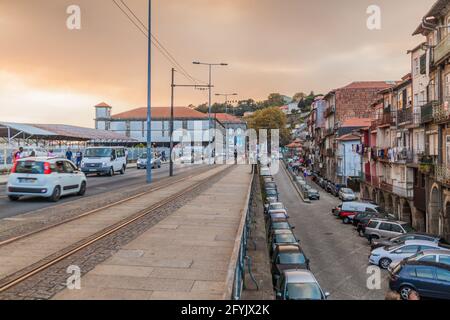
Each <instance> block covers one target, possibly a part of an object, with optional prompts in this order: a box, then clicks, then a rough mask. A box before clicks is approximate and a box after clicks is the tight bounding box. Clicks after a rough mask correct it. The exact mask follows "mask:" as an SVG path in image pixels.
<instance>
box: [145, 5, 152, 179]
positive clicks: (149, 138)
mask: <svg viewBox="0 0 450 320" xmlns="http://www.w3.org/2000/svg"><path fill="white" fill-rule="evenodd" d="M148 34H149V37H148V81H147V168H146V170H147V183H148V184H150V183H152V157H153V155H152V42H151V39H152V37H151V36H150V35H151V34H152V0H149V1H148Z"/></svg>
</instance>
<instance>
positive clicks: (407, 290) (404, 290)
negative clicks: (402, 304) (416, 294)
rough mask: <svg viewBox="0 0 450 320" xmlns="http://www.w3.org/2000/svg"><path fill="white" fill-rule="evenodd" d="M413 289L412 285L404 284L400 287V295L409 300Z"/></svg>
mask: <svg viewBox="0 0 450 320" xmlns="http://www.w3.org/2000/svg"><path fill="white" fill-rule="evenodd" d="M412 290H413V289H412V288H411V287H408V286H404V287H401V288H400V297H401V298H402V300H408V299H409V295H410V293H411V291H412Z"/></svg>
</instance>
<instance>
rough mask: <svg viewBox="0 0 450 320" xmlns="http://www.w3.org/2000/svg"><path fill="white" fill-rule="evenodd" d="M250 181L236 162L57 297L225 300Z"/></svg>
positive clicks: (249, 175)
mask: <svg viewBox="0 0 450 320" xmlns="http://www.w3.org/2000/svg"><path fill="white" fill-rule="evenodd" d="M250 181H251V174H250V167H249V166H235V167H234V168H233V169H232V170H231V171H230V172H229V173H228V174H227V175H226V176H224V177H223V178H221V180H220V181H218V182H217V183H215V184H214V185H212V186H211V187H210V188H209V189H208V190H206V191H204V192H202V193H200V194H199V195H198V196H197V197H196V198H195V199H193V200H192V201H191V202H189V203H188V204H187V205H185V206H183V207H182V208H179V209H178V210H176V211H175V212H173V213H172V215H170V216H169V217H167V218H166V219H164V220H163V221H161V222H160V223H158V224H157V225H155V227H153V228H151V229H150V230H148V231H147V232H145V233H143V234H142V235H141V236H139V237H138V238H136V239H135V240H133V241H131V242H130V243H129V244H127V245H126V246H124V247H122V248H121V249H120V250H119V251H118V252H116V253H115V254H114V255H113V256H112V257H111V258H109V259H108V260H106V261H105V262H103V263H101V264H99V265H97V266H96V267H95V268H94V269H93V270H92V271H91V272H88V273H87V274H86V275H85V276H84V277H83V278H82V279H81V287H82V289H81V290H68V289H66V290H64V291H62V292H60V293H59V294H57V295H56V296H55V297H54V299H57V300H79V299H81V300H84V299H106V300H112V299H119V300H122V299H140V300H147V299H154V300H179V299H187V300H219V299H222V297H223V294H224V292H225V291H226V287H227V284H226V278H227V275H228V272H229V270H228V268H229V264H230V263H229V262H230V258H231V256H232V253H233V249H234V246H235V239H236V235H237V230H238V227H239V224H240V221H241V218H242V214H243V213H244V207H245V202H246V199H247V193H248V190H249V183H250Z"/></svg>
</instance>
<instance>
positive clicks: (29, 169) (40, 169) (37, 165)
mask: <svg viewBox="0 0 450 320" xmlns="http://www.w3.org/2000/svg"><path fill="white" fill-rule="evenodd" d="M16 173H27V174H43V173H44V163H43V162H36V161H19V162H17V166H16Z"/></svg>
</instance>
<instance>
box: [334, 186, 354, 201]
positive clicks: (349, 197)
mask: <svg viewBox="0 0 450 320" xmlns="http://www.w3.org/2000/svg"><path fill="white" fill-rule="evenodd" d="M338 196H339V199H341V200H342V201H356V194H355V193H354V192H353V190H352V189H349V188H341V189H340V190H339V194H338Z"/></svg>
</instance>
